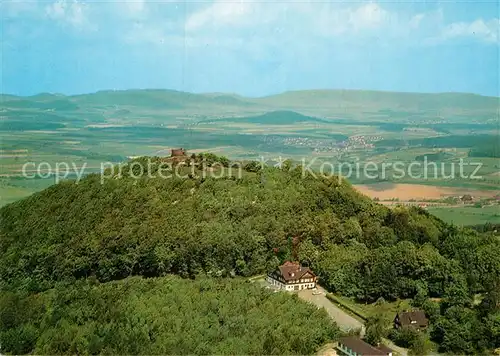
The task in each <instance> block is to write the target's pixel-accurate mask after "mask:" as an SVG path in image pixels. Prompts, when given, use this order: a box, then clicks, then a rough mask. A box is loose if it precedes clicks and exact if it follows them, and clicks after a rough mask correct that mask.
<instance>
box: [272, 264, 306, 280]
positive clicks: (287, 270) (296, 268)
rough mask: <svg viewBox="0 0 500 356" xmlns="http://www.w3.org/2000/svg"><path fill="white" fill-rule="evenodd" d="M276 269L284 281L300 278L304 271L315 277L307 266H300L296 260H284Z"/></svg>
mask: <svg viewBox="0 0 500 356" xmlns="http://www.w3.org/2000/svg"><path fill="white" fill-rule="evenodd" d="M278 269H279V271H280V273H281V275H282V276H283V279H284V280H285V281H291V280H295V279H300V278H302V277H303V276H304V275H305V274H306V273H310V274H312V275H313V276H314V277H315V274H314V273H313V272H312V271H311V270H310V269H309V268H308V267H302V266H301V265H300V264H299V263H298V262H290V261H286V262H285V263H283V264H282V265H281V266H279V267H278Z"/></svg>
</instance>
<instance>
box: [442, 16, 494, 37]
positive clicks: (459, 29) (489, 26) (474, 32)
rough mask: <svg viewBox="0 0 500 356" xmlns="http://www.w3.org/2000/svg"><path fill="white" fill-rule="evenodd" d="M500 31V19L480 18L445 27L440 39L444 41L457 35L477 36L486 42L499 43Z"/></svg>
mask: <svg viewBox="0 0 500 356" xmlns="http://www.w3.org/2000/svg"><path fill="white" fill-rule="evenodd" d="M499 33H500V20H499V19H493V20H490V21H486V22H485V21H484V20H483V19H478V20H476V21H473V22H469V23H467V22H456V23H452V24H450V25H448V26H446V27H445V28H444V30H443V31H442V33H441V36H440V39H441V40H442V41H445V40H448V39H453V38H457V37H469V38H476V39H479V40H482V41H485V42H493V43H498V41H499V37H500V36H499Z"/></svg>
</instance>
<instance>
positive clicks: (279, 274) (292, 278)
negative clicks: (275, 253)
mask: <svg viewBox="0 0 500 356" xmlns="http://www.w3.org/2000/svg"><path fill="white" fill-rule="evenodd" d="M267 281H268V282H269V284H271V285H272V286H274V287H276V288H278V289H284V290H288V291H294V290H302V289H311V288H314V287H316V275H315V274H314V273H313V271H311V270H310V269H309V267H303V266H301V265H300V263H298V262H290V261H287V262H285V263H284V264H282V265H281V266H279V267H277V268H276V269H275V270H274V271H272V272H270V273H269V274H268V275H267Z"/></svg>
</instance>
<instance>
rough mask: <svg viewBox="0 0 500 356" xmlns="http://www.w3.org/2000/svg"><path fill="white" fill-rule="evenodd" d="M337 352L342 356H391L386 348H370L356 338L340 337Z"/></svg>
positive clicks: (389, 350) (370, 346)
mask: <svg viewBox="0 0 500 356" xmlns="http://www.w3.org/2000/svg"><path fill="white" fill-rule="evenodd" d="M337 351H338V353H339V354H340V355H344V356H361V355H362V356H392V350H391V349H390V348H388V347H387V346H384V345H380V346H377V347H375V346H372V345H370V344H368V343H366V342H364V341H363V340H361V339H360V338H359V337H357V336H346V337H341V338H340V340H339V342H338V345H337Z"/></svg>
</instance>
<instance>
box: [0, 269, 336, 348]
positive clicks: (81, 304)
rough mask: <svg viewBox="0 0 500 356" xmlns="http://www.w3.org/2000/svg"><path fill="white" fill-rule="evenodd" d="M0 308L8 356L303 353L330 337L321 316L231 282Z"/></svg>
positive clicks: (124, 285) (6, 303) (176, 283)
mask: <svg viewBox="0 0 500 356" xmlns="http://www.w3.org/2000/svg"><path fill="white" fill-rule="evenodd" d="M0 305H2V307H1V309H0V344H1V345H2V352H9V353H15V354H24V353H32V352H34V353H36V354H45V355H52V354H96V353H106V354H121V355H123V354H202V355H207V354H231V355H246V354H254V355H270V354H311V353H313V352H314V351H315V350H316V349H317V348H318V347H320V346H321V345H322V344H324V343H325V342H329V341H332V340H334V339H335V338H336V337H337V335H338V329H337V327H336V326H335V324H334V323H333V322H332V321H331V319H330V318H329V317H328V315H327V314H326V312H325V311H324V310H322V309H317V308H316V307H314V306H312V305H309V304H306V303H304V302H302V301H301V300H299V299H298V298H297V296H293V295H290V294H288V293H272V292H270V291H268V290H265V289H263V288H260V287H259V286H258V285H255V284H250V283H247V282H244V281H242V280H235V279H215V278H199V279H198V280H196V281H191V280H187V279H184V280H183V279H180V278H176V277H171V276H170V277H161V278H151V279H141V278H140V277H131V278H127V279H124V280H121V281H115V282H110V283H104V284H99V283H98V282H96V281H95V280H91V279H89V280H86V281H79V282H77V283H76V284H73V285H69V286H68V285H59V286H58V287H56V288H55V289H52V290H50V291H47V292H44V293H41V294H38V295H30V296H25V297H22V296H20V295H19V294H14V293H4V294H2V297H1V300H0Z"/></svg>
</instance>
